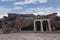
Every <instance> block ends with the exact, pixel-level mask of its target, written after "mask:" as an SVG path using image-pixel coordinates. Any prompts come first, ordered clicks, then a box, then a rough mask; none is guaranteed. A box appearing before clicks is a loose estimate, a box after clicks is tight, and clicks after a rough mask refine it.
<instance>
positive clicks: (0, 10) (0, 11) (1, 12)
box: [0, 7, 11, 18]
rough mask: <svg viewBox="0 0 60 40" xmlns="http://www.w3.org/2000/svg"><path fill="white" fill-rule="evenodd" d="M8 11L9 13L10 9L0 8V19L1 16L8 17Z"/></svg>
mask: <svg viewBox="0 0 60 40" xmlns="http://www.w3.org/2000/svg"><path fill="white" fill-rule="evenodd" d="M10 11H11V10H10V9H7V8H4V7H0V18H2V17H3V16H8V15H7V13H8V12H10Z"/></svg>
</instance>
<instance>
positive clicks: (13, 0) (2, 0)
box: [0, 0, 16, 2]
mask: <svg viewBox="0 0 60 40" xmlns="http://www.w3.org/2000/svg"><path fill="white" fill-rule="evenodd" d="M0 1H10V2H12V1H16V0H0Z"/></svg>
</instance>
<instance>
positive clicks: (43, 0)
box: [39, 0, 48, 3]
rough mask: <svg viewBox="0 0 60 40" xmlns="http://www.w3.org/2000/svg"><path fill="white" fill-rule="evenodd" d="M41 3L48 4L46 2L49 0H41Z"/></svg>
mask: <svg viewBox="0 0 60 40" xmlns="http://www.w3.org/2000/svg"><path fill="white" fill-rule="evenodd" d="M39 1H40V3H46V2H48V0H39Z"/></svg>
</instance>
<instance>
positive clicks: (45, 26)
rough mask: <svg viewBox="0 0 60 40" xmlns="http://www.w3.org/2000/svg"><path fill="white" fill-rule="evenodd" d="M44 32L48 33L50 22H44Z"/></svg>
mask: <svg viewBox="0 0 60 40" xmlns="http://www.w3.org/2000/svg"><path fill="white" fill-rule="evenodd" d="M43 30H44V31H48V30H49V28H48V21H43Z"/></svg>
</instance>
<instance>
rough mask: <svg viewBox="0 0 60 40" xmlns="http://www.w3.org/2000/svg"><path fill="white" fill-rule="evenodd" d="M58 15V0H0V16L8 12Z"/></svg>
mask: <svg viewBox="0 0 60 40" xmlns="http://www.w3.org/2000/svg"><path fill="white" fill-rule="evenodd" d="M54 12H57V13H58V15H60V0H0V18H2V17H3V16H4V15H5V16H7V14H8V13H17V14H18V13H19V14H36V15H37V14H40V15H47V14H51V13H54Z"/></svg>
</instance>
